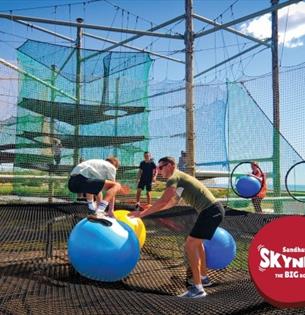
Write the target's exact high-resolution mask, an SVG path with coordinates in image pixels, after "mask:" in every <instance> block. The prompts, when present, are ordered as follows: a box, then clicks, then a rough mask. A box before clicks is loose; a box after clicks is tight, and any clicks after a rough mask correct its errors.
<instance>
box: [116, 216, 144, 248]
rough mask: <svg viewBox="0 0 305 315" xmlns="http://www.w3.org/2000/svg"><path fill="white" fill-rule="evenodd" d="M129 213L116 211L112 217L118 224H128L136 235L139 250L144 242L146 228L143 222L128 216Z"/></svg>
mask: <svg viewBox="0 0 305 315" xmlns="http://www.w3.org/2000/svg"><path fill="white" fill-rule="evenodd" d="M129 213H130V211H127V210H116V211H114V216H115V218H116V219H117V220H119V221H120V222H124V223H126V224H128V225H129V226H130V227H131V228H132V230H133V231H134V232H135V233H136V235H137V237H138V240H139V243H140V248H142V247H143V245H144V243H145V240H146V228H145V225H144V223H143V221H142V220H141V219H140V218H131V217H129V216H128V214H129Z"/></svg>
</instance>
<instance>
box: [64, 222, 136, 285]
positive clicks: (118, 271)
mask: <svg viewBox="0 0 305 315" xmlns="http://www.w3.org/2000/svg"><path fill="white" fill-rule="evenodd" d="M68 256H69V260H70V262H71V264H72V266H73V267H74V268H75V269H76V270H77V271H78V272H79V273H80V274H81V275H82V276H84V277H86V278H89V279H93V280H99V281H107V282H114V281H118V280H121V279H123V278H124V277H126V276H127V275H128V274H129V273H130V272H131V271H132V270H133V268H134V267H135V266H136V264H137V262H138V260H139V258H140V245H139V241H138V238H137V236H136V234H135V233H134V232H133V231H132V229H131V228H130V227H129V226H128V225H127V224H124V223H122V222H120V223H119V222H118V221H117V220H115V219H113V218H107V219H105V220H103V221H101V222H99V221H88V220H87V219H83V220H81V221H80V222H79V223H78V224H77V225H76V226H75V227H74V228H73V230H72V232H71V234H70V237H69V240H68Z"/></svg>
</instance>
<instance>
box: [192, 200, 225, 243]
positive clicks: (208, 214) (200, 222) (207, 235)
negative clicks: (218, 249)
mask: <svg viewBox="0 0 305 315" xmlns="http://www.w3.org/2000/svg"><path fill="white" fill-rule="evenodd" d="M224 214H225V210H224V208H223V206H222V204H221V203H220V202H216V203H214V204H213V205H211V206H210V207H208V208H206V209H204V210H202V211H201V212H200V213H199V215H198V217H197V220H196V222H195V224H194V226H193V229H192V231H191V233H190V236H192V237H195V238H200V239H203V240H210V239H211V238H212V237H213V235H214V233H215V231H216V229H217V227H218V226H219V224H220V223H221V221H222V220H223V218H224Z"/></svg>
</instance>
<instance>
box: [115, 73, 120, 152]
mask: <svg viewBox="0 0 305 315" xmlns="http://www.w3.org/2000/svg"><path fill="white" fill-rule="evenodd" d="M119 96H120V78H116V80H115V106H116V109H115V118H114V137H115V138H116V137H117V136H118V107H119ZM114 156H118V147H117V146H115V147H114Z"/></svg>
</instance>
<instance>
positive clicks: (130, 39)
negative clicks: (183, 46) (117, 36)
mask: <svg viewBox="0 0 305 315" xmlns="http://www.w3.org/2000/svg"><path fill="white" fill-rule="evenodd" d="M184 17H185V15H184V14H183V15H179V16H177V17H175V18H173V19H170V20H168V21H166V22H163V23H161V24H159V25H156V26H154V27H152V28H150V29H148V31H149V32H154V31H156V30H158V29H160V28H163V27H165V26H167V25H170V24H172V23H175V22H177V21H180V20H182V19H184ZM142 36H143V35H135V36H131V37H129V38H126V39H124V40H122V41H121V42H118V43H117V44H114V45H112V46H110V47H107V48H105V49H103V51H104V52H106V51H110V50H113V49H115V48H117V47H120V46H122V45H123V44H126V43H128V42H131V41H133V40H135V39H138V38H140V37H142ZM97 54H99V52H96V53H93V54H92V55H89V56H87V57H85V58H83V61H84V60H87V59H90V58H93V57H95V56H96V55H97Z"/></svg>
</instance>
